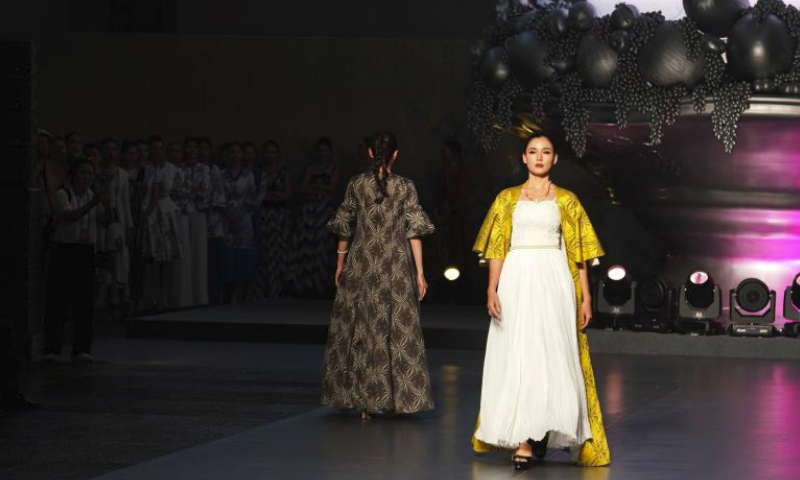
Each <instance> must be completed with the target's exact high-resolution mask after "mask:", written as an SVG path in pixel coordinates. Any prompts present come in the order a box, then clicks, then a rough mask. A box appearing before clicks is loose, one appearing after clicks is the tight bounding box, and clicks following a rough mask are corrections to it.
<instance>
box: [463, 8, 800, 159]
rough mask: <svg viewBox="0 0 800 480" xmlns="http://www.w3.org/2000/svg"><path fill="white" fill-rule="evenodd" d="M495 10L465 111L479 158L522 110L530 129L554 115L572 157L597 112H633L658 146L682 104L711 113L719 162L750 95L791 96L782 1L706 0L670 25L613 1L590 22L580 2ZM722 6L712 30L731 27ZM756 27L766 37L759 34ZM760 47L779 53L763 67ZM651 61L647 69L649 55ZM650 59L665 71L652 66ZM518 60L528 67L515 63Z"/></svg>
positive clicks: (793, 40) (798, 29)
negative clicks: (605, 108) (600, 107)
mask: <svg viewBox="0 0 800 480" xmlns="http://www.w3.org/2000/svg"><path fill="white" fill-rule="evenodd" d="M499 1H500V3H499V6H498V9H497V11H498V15H497V21H496V24H495V25H494V26H492V27H491V28H490V29H489V31H488V34H487V40H486V42H485V44H484V46H483V47H481V48H479V49H477V52H476V56H475V61H474V63H473V72H474V81H473V86H472V92H471V103H470V108H469V111H468V123H469V126H470V128H471V130H472V131H473V132H474V133H475V135H476V136H477V137H478V139H479V140H480V142H481V144H482V145H483V146H484V148H485V149H487V150H491V149H494V148H495V147H496V146H497V145H498V143H499V141H500V138H501V137H502V136H503V134H504V132H506V131H508V130H509V129H510V128H511V127H512V126H513V122H514V121H515V120H514V119H515V115H516V114H518V113H529V114H531V115H532V117H533V118H534V119H535V120H537V121H541V120H542V119H544V118H545V117H546V116H547V115H549V116H551V117H557V118H560V120H561V124H562V127H563V133H564V135H565V137H566V140H567V141H568V143H569V145H570V146H571V148H572V150H573V151H574V153H575V154H576V155H577V156H578V157H581V156H582V155H583V154H584V152H585V150H586V130H587V127H588V125H589V122H590V120H591V116H592V115H591V113H592V108H593V104H598V103H599V104H605V105H609V104H610V106H612V107H613V109H614V114H615V118H616V123H617V125H618V126H619V127H620V128H625V127H626V126H627V124H628V121H629V118H630V117H631V115H632V114H634V113H639V114H644V116H645V117H646V118H648V119H649V123H650V144H652V145H658V144H659V143H661V141H662V140H663V136H664V132H665V129H667V128H668V127H669V126H670V125H672V124H674V123H675V121H676V120H677V118H678V116H679V115H680V111H681V105H682V104H683V103H684V102H686V101H687V99H688V100H690V101H691V104H692V106H693V108H694V110H695V111H696V112H698V113H700V112H705V111H706V110H707V106H708V105H709V104H710V105H712V107H713V110H712V112H711V123H712V128H713V132H714V135H715V136H716V138H717V139H719V140H720V142H721V143H722V145H723V147H724V149H725V151H726V152H729V153H730V152H731V151H732V149H733V147H734V145H735V143H736V135H737V124H738V121H739V119H740V117H741V115H742V114H743V113H744V112H745V111H746V110H747V109H748V108H749V105H750V98H751V96H752V95H753V94H754V93H755V94H770V95H773V94H778V95H786V96H796V97H800V48H798V46H800V11H798V9H796V8H795V7H793V6H786V5H785V4H784V3H783V1H782V0H758V2H757V3H755V5H754V6H753V7H748V8H741V7H740V5H741V4H740V3H739V2H738V1H737V0H718V1H717V2H716V3H715V4H714V5H715V7H714V8H718V9H720V10H719V11H705V13H703V12H700V13H691V16H687V17H685V18H683V19H681V20H678V21H674V22H665V19H664V17H663V16H662V15H661V13H660V12H647V13H639V12H638V10H637V9H636V8H635V7H634V6H631V5H630V4H627V5H626V4H623V3H620V4H618V5H616V7H615V10H614V12H613V13H612V14H610V15H606V16H604V17H600V18H598V17H597V16H596V14H595V10H594V7H592V6H591V5H590V4H589V3H587V2H586V1H581V0H578V1H575V0H552V1H551V2H549V3H545V1H543V0H537V1H536V2H518V1H509V0H499ZM687 2H689V3H690V4H691V3H692V2H694V3H697V0H684V5H686V4H687ZM731 8H734V12H735V16H734V17H733V20H732V21H730V20H729V21H727V22H728V23H727V24H724V25H723V23H724V22H725V20H724V18H731V17H730V15H727V17H726V15H724V14H723V13H725V12H724V10H725V9H727V11H730V9H731ZM687 12H690V9H689V8H688V7H687ZM754 22H755V23H754ZM753 25H755V26H753ZM763 25H768V28H771V29H773V31H772V32H768V33H767V34H765V33H764V28H763ZM748 28H749V29H750V30H748ZM676 29H677V30H676ZM777 31H780V32H778V33H777V34H776V33H775V32H777ZM673 32H677V33H673ZM781 32H783V33H781ZM787 32H788V33H787ZM676 35H677V37H676ZM776 35H777V36H776ZM781 35H782V36H781ZM590 36H591V37H590ZM726 37H727V40H722V38H726ZM676 38H677V41H676V40H675V39H676ZM776 38H777V40H776ZM515 42H517V43H515ZM524 42H528V43H527V44H525V45H527V48H528V49H529V50H527V51H525V52H526V53H525V55H527V57H525V56H523V57H522V58H523V60H522V61H521V60H520V58H521V57H520V54H519V49H518V50H517V51H516V53H513V54H512V56H514V55H516V56H514V57H513V58H509V56H508V53H509V50H512V49H513V48H516V47H518V46H519V45H521V44H524ZM764 42H777V43H773V47H774V48H773V50H771V51H772V52H776V51H777V52H783V53H782V54H780V55H778V57H780V58H779V59H778V60H776V62H777V63H776V64H774V65H771V66H764V64H763V61H762V62H761V63H759V61H758V60H757V59H756V57H757V56H758V55H759V53H757V52H758V49H761V50H762V51H763V45H764ZM734 43H735V46H736V51H737V52H745V54H744V56H742V55H741V54H739V57H738V58H737V59H736V60H735V64H733V63H731V62H732V60H731V58H730V56H729V57H728V59H727V61H726V57H725V55H724V53H725V52H726V50H727V49H729V48H730V47H731V45H734ZM525 45H523V47H522V48H526V47H525ZM775 45H777V46H775ZM515 46H516V47H515ZM648 49H649V50H648ZM531 51H536V52H542V53H540V54H536V53H534V54H531V53H530V52H531ZM643 51H644V53H643ZM731 51H733V50H731ZM654 52H655V56H656V57H658V58H659V60H656V61H652V58H650V57H653V56H654V55H652V54H653V53H654ZM670 55H671V57H670ZM748 55H749V56H748ZM661 57H663V62H664V63H665V64H670V65H669V66H665V67H661V66H659V65H658V61H661V60H660V59H661ZM526 59H529V63H530V62H533V63H536V64H528V65H525V64H524V62H525V61H526ZM648 60H650V61H648ZM537 62H538V63H537ZM676 65H678V67H677V68H676V67H675V66H676ZM670 69H671V70H670ZM676 72H677V73H676ZM681 75H683V76H682V77H681ZM531 78H533V79H534V80H535V81H531ZM519 97H523V98H525V99H526V100H527V101H524V102H520V101H518V100H519ZM521 105H526V106H522V107H521ZM554 106H555V107H554ZM520 109H524V111H520Z"/></svg>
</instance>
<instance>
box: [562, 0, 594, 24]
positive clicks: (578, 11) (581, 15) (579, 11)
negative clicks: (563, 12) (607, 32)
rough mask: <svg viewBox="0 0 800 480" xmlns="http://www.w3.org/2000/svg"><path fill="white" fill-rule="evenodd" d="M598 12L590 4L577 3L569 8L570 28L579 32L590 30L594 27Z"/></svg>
mask: <svg viewBox="0 0 800 480" xmlns="http://www.w3.org/2000/svg"><path fill="white" fill-rule="evenodd" d="M595 16H597V11H596V10H595V9H594V6H593V5H592V4H591V3H589V2H575V3H573V4H572V6H571V7H569V26H570V27H572V28H575V29H577V30H588V29H590V28H592V25H594V17H595Z"/></svg>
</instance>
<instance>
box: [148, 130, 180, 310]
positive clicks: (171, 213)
mask: <svg viewBox="0 0 800 480" xmlns="http://www.w3.org/2000/svg"><path fill="white" fill-rule="evenodd" d="M150 155H151V156H152V160H153V165H154V170H153V174H152V175H151V176H150V177H149V178H148V185H147V197H146V200H145V206H144V212H143V215H142V216H143V219H142V220H143V222H144V224H143V225H142V253H143V255H144V258H145V259H146V260H147V261H148V262H149V268H147V269H146V274H145V281H144V285H145V293H144V295H143V296H144V300H143V303H144V305H145V308H152V307H155V308H160V309H163V308H165V307H166V306H167V302H168V299H169V298H170V297H169V287H170V284H169V275H168V273H169V269H170V263H171V262H173V261H174V260H176V259H179V258H181V257H183V255H184V246H183V245H182V244H181V241H180V234H179V231H180V226H179V224H178V210H179V209H178V206H177V205H176V204H175V202H174V201H173V200H172V197H171V196H170V194H171V193H172V189H173V185H174V182H175V179H176V177H178V175H179V174H178V168H177V167H176V166H175V164H173V163H171V162H168V161H167V152H166V147H165V145H164V141H163V140H161V139H160V138H158V137H154V138H153V139H151V141H150Z"/></svg>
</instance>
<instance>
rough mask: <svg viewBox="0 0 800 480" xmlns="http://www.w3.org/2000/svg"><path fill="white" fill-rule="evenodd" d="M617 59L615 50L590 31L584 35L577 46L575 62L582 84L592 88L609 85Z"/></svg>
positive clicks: (615, 69) (614, 71) (615, 70)
mask: <svg viewBox="0 0 800 480" xmlns="http://www.w3.org/2000/svg"><path fill="white" fill-rule="evenodd" d="M618 59H619V57H618V55H617V52H615V51H614V49H612V48H611V47H610V46H608V45H607V44H606V43H603V42H601V41H600V39H599V38H597V36H596V35H594V34H591V33H590V34H588V35H585V36H584V37H583V39H581V43H580V45H579V46H578V61H577V62H576V65H577V69H578V74H580V77H581V80H583V83H584V85H587V86H589V87H593V88H598V87H608V86H609V85H611V79H612V78H614V74H615V73H616V72H617V61H618Z"/></svg>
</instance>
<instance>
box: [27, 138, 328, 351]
mask: <svg viewBox="0 0 800 480" xmlns="http://www.w3.org/2000/svg"><path fill="white" fill-rule="evenodd" d="M37 153H38V164H39V165H40V174H41V180H42V182H41V183H42V187H43V188H42V190H43V192H44V199H43V200H44V203H43V212H44V215H43V226H44V229H43V231H44V234H45V236H46V241H45V243H44V244H45V245H46V246H47V252H46V259H47V261H46V266H47V271H46V272H45V278H47V279H48V284H47V287H46V290H47V291H46V292H45V295H46V298H47V301H46V306H45V315H44V316H45V322H44V325H45V328H44V331H45V337H46V339H45V354H46V356H47V357H48V358H50V357H55V356H57V355H59V354H60V346H61V337H62V335H63V329H64V324H65V322H66V320H67V316H68V314H70V313H71V316H72V318H73V321H74V329H73V331H74V336H75V338H74V345H73V355H77V356H79V357H83V358H84V359H86V360H87V361H91V356H90V355H89V353H90V349H91V325H92V321H93V320H94V319H95V318H100V319H122V318H125V317H128V316H131V315H135V314H141V313H150V312H157V311H164V310H171V309H177V308H186V307H192V306H200V305H208V304H212V305H213V304H221V303H242V302H245V301H251V300H256V299H261V298H273V297H279V296H293V297H303V298H308V297H312V298H314V297H316V298H320V297H326V296H329V295H330V294H331V293H332V291H333V288H334V287H333V281H332V274H333V273H332V272H333V270H334V267H335V264H334V261H335V256H334V255H333V254H332V253H331V252H333V251H334V250H335V241H336V239H335V238H333V237H332V236H331V235H330V234H328V233H327V232H326V231H325V230H324V228H323V226H324V224H325V223H326V222H327V220H328V219H329V217H330V216H331V215H332V213H333V211H334V209H335V207H336V205H337V201H338V199H335V198H334V195H335V190H336V187H337V184H338V182H339V181H340V174H339V170H340V169H339V166H338V165H337V163H336V162H335V161H334V158H333V145H332V142H331V140H330V139H328V138H321V139H319V140H318V141H317V143H316V149H315V158H314V160H313V161H312V162H311V163H310V164H309V165H308V166H307V167H306V168H305V171H304V172H303V176H302V181H301V183H300V185H301V187H300V189H301V191H300V192H299V195H293V192H292V187H291V185H292V182H291V179H290V172H289V169H288V167H287V165H285V164H284V162H283V160H282V158H281V152H280V145H279V144H278V142H276V141H272V140H270V141H267V142H265V143H264V144H262V145H261V146H260V147H259V146H257V145H255V144H253V143H249V142H248V143H239V142H228V143H225V144H224V145H222V146H221V147H219V148H218V149H216V150H215V148H214V145H213V144H212V142H211V141H210V140H209V139H207V138H187V139H185V140H183V141H180V142H178V141H165V140H163V139H162V138H160V137H158V136H153V137H151V138H149V139H148V140H126V141H117V140H115V139H111V138H106V139H103V140H100V141H98V142H93V143H88V142H85V141H84V139H83V138H82V137H81V135H80V134H79V133H70V134H69V135H67V136H66V137H64V139H63V140H61V139H58V138H54V137H52V136H50V135H49V134H47V133H45V132H43V133H42V134H41V135H40V140H39V144H38V152H37ZM293 197H297V199H298V200H300V202H301V206H300V210H299V212H298V215H296V216H295V215H293V212H294V211H295V210H292V209H290V200H292V199H293ZM51 359H52V358H51Z"/></svg>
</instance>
